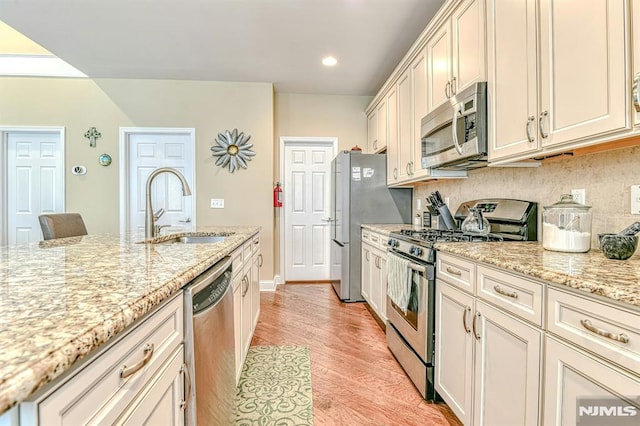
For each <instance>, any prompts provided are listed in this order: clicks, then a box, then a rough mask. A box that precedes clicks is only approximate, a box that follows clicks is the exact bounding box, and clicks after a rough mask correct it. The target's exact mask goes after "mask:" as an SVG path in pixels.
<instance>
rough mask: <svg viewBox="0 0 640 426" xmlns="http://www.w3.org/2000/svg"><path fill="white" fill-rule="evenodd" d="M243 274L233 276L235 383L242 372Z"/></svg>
mask: <svg viewBox="0 0 640 426" xmlns="http://www.w3.org/2000/svg"><path fill="white" fill-rule="evenodd" d="M243 277H244V274H243V273H242V271H240V272H239V273H238V274H237V275H236V276H235V277H233V337H234V341H235V355H236V383H237V382H238V380H239V379H240V373H241V372H242V362H243V361H244V357H243V355H242V278H243Z"/></svg>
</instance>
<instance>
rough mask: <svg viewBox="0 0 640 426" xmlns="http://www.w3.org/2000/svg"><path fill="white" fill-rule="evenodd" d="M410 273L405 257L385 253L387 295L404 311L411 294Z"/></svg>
mask: <svg viewBox="0 0 640 426" xmlns="http://www.w3.org/2000/svg"><path fill="white" fill-rule="evenodd" d="M411 275H413V274H410V273H409V261H408V260H407V259H402V258H401V257H398V256H395V255H393V254H391V253H388V254H387V295H388V296H389V298H390V299H391V301H392V302H393V303H395V304H396V306H398V307H399V308H400V309H402V312H405V313H406V312H407V307H408V306H409V296H410V295H411V282H410V281H409V280H410V279H411Z"/></svg>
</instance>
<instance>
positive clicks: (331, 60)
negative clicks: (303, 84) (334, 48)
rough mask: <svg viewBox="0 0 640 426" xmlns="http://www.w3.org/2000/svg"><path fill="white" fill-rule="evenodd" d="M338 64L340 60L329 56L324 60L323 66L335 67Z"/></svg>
mask: <svg viewBox="0 0 640 426" xmlns="http://www.w3.org/2000/svg"><path fill="white" fill-rule="evenodd" d="M337 63H338V60H337V59H336V58H334V57H333V56H327V57H326V58H324V59H322V65H324V66H327V67H333V66H335V65H336V64H337Z"/></svg>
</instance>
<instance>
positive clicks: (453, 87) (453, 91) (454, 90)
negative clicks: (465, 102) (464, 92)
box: [451, 77, 458, 95]
mask: <svg viewBox="0 0 640 426" xmlns="http://www.w3.org/2000/svg"><path fill="white" fill-rule="evenodd" d="M456 93H458V91H457V90H456V78H455V77H453V79H452V80H451V94H452V95H455V94H456Z"/></svg>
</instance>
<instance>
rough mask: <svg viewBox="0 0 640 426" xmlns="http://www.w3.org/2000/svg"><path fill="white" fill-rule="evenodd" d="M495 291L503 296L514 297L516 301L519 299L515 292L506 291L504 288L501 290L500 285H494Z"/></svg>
mask: <svg viewBox="0 0 640 426" xmlns="http://www.w3.org/2000/svg"><path fill="white" fill-rule="evenodd" d="M493 289H494V290H495V291H496V293H498V294H501V295H503V296H507V297H512V298H514V299H517V298H518V293H516V292H515V291H504V290H503V289H502V288H500V286H499V285H494V286H493Z"/></svg>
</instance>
